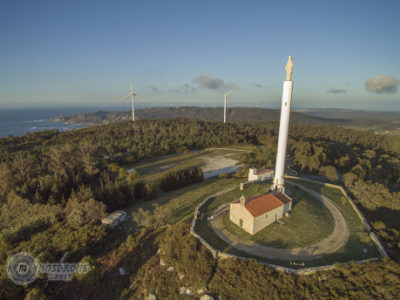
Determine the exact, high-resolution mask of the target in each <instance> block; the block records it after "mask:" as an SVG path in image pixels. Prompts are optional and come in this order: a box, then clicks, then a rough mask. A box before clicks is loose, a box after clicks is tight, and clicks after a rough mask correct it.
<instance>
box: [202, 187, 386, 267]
mask: <svg viewBox="0 0 400 300" xmlns="http://www.w3.org/2000/svg"><path fill="white" fill-rule="evenodd" d="M287 182H288V183H290V182H289V181H287ZM296 182H299V183H301V184H303V183H304V186H306V187H308V188H310V189H313V190H316V191H320V192H321V193H322V194H323V195H325V196H327V197H329V198H330V199H331V200H333V202H334V203H335V204H336V205H337V206H338V208H339V210H340V211H341V212H342V214H343V216H344V217H345V219H346V222H347V224H348V227H349V230H350V238H349V240H348V242H347V243H346V245H345V246H343V248H342V249H340V250H338V251H337V252H336V253H334V254H329V255H325V256H323V257H322V258H318V259H314V260H310V261H306V262H303V263H304V267H315V266H321V265H328V264H334V263H344V262H349V261H352V260H362V259H368V258H372V257H379V256H380V255H379V252H378V250H377V248H376V246H375V244H374V243H373V242H372V240H371V239H370V238H369V236H368V233H367V231H366V229H365V228H364V226H363V224H362V223H361V221H360V219H359V218H358V216H357V214H356V213H355V211H354V210H353V208H352V207H351V205H350V203H349V202H348V200H347V199H346V198H345V197H344V195H343V194H342V193H341V192H340V191H339V190H337V189H334V188H327V187H323V186H322V185H318V184H308V182H304V181H296ZM235 192H236V194H235ZM230 193H232V196H235V195H236V196H238V195H241V193H240V191H232V192H230ZM227 195H228V194H227ZM245 195H246V194H245ZM236 196H235V197H236ZM223 202H224V200H223V198H222V197H217V198H215V199H213V200H212V201H209V202H208V203H206V204H205V205H204V206H203V207H202V209H201V212H203V213H205V215H206V216H210V215H211V214H212V213H213V212H214V210H215V209H216V208H217V207H218V206H220V205H221V204H222V203H223ZM195 230H196V232H197V233H199V234H200V235H201V236H202V237H203V238H204V239H205V240H206V241H207V242H208V243H209V244H210V245H211V246H213V247H214V248H216V249H219V250H220V251H223V252H226V253H229V254H234V255H238V256H242V257H248V258H255V259H257V260H259V261H263V262H266V263H272V264H277V265H281V266H286V267H293V266H291V265H290V262H288V261H283V260H276V259H266V258H261V257H256V256H252V255H249V254H247V253H244V252H241V251H239V250H237V249H235V248H233V247H232V246H231V245H230V244H228V243H226V242H225V241H223V240H221V239H220V238H219V237H218V236H217V235H216V234H215V233H214V231H213V230H212V228H211V226H210V224H209V223H208V222H207V221H206V220H198V221H197V222H196V227H195ZM364 249H367V253H364V251H363V250H364ZM295 268H296V267H295Z"/></svg>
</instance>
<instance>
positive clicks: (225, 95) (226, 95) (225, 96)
mask: <svg viewBox="0 0 400 300" xmlns="http://www.w3.org/2000/svg"><path fill="white" fill-rule="evenodd" d="M227 98H228V94H224V123H226V100H227Z"/></svg>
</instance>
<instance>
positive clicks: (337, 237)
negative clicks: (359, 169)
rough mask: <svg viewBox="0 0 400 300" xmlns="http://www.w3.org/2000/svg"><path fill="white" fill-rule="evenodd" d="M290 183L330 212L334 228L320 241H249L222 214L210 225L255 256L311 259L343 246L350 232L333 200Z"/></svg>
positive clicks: (221, 236)
mask: <svg viewBox="0 0 400 300" xmlns="http://www.w3.org/2000/svg"><path fill="white" fill-rule="evenodd" d="M290 184H292V185H296V186H298V187H300V188H301V189H303V190H304V191H306V192H307V193H309V194H310V195H312V196H313V197H315V198H317V199H318V200H320V201H321V202H322V203H323V204H324V205H325V206H326V208H327V209H328V210H329V211H330V213H331V214H332V216H333V219H334V222H335V227H334V230H333V232H332V233H331V234H330V235H329V236H328V237H326V238H325V239H323V240H322V241H320V242H318V243H316V244H314V245H311V246H308V247H303V248H292V249H286V248H273V247H265V246H261V245H258V244H256V243H253V242H251V241H247V240H242V239H240V238H239V237H237V236H235V235H233V234H231V233H230V232H229V231H228V230H227V229H226V228H225V226H224V224H223V221H222V219H223V214H222V215H221V214H220V215H219V216H218V217H215V218H214V221H212V222H211V226H212V228H213V230H214V232H215V233H216V234H217V235H218V236H219V237H220V238H221V239H223V240H224V241H225V242H227V243H229V244H231V245H232V246H233V247H235V248H237V249H238V250H240V251H243V252H246V253H249V254H252V255H255V256H260V257H265V258H272V259H282V260H312V259H315V258H318V257H321V256H322V255H326V254H330V253H333V252H336V251H337V250H339V249H340V248H341V247H343V246H344V245H345V244H346V242H347V240H348V239H349V236H350V232H349V229H348V228H347V224H346V221H345V219H344V217H343V215H342V213H341V212H340V211H339V209H338V208H337V207H336V205H335V204H334V203H333V201H332V200H330V199H329V198H327V197H325V196H323V195H321V194H320V193H318V192H315V191H313V190H311V189H308V188H306V187H304V186H302V185H299V184H297V183H293V182H290Z"/></svg>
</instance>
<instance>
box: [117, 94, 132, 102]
mask: <svg viewBox="0 0 400 300" xmlns="http://www.w3.org/2000/svg"><path fill="white" fill-rule="evenodd" d="M131 95H132V94H129V95H126V96H124V97H122V98H121V99H119V100H117V101H118V102H123V101H125V99H127V98H129V97H130V96H131Z"/></svg>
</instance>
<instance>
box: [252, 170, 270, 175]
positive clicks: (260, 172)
mask: <svg viewBox="0 0 400 300" xmlns="http://www.w3.org/2000/svg"><path fill="white" fill-rule="evenodd" d="M272 171H273V170H272V169H263V170H260V171H257V172H256V173H254V174H256V175H261V174H264V173H269V172H272Z"/></svg>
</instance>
